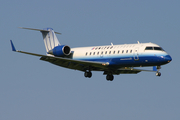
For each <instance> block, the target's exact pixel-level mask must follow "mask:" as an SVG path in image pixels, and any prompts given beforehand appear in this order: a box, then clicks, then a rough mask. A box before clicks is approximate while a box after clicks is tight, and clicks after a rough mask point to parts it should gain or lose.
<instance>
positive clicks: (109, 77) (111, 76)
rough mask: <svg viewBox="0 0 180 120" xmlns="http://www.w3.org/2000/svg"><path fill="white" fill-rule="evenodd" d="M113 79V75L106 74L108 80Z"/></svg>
mask: <svg viewBox="0 0 180 120" xmlns="http://www.w3.org/2000/svg"><path fill="white" fill-rule="evenodd" d="M113 79H114V76H113V75H107V76H106V80H108V81H113Z"/></svg>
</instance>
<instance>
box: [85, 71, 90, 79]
mask: <svg viewBox="0 0 180 120" xmlns="http://www.w3.org/2000/svg"><path fill="white" fill-rule="evenodd" d="M84 77H86V78H87V77H88V78H91V77H92V72H91V71H85V73H84Z"/></svg>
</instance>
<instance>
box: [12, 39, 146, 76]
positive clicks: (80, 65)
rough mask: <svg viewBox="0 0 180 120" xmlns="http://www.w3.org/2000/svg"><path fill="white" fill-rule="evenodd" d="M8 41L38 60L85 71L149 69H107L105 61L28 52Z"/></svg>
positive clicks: (138, 70) (132, 71) (131, 72)
mask: <svg viewBox="0 0 180 120" xmlns="http://www.w3.org/2000/svg"><path fill="white" fill-rule="evenodd" d="M10 42H11V47H12V51H15V52H19V53H24V54H29V55H34V56H38V57H41V58H40V60H43V61H47V62H50V63H52V64H55V65H58V66H61V67H65V68H69V69H74V70H80V71H86V70H88V69H90V70H93V71H104V74H108V73H109V72H111V73H112V74H116V75H119V74H137V73H139V72H141V71H149V70H140V69H134V68H129V67H123V68H120V69H112V68H110V69H109V67H108V65H109V63H106V62H95V61H83V60H74V59H71V58H63V57H55V56H47V55H41V54H36V53H30V52H25V51H19V50H16V49H15V47H14V44H13V42H12V40H11V41H10Z"/></svg>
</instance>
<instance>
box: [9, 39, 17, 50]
mask: <svg viewBox="0 0 180 120" xmlns="http://www.w3.org/2000/svg"><path fill="white" fill-rule="evenodd" d="M10 42H11V48H12V51H16V48H15V47H14V44H13V42H12V40H10Z"/></svg>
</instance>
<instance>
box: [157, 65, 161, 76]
mask: <svg viewBox="0 0 180 120" xmlns="http://www.w3.org/2000/svg"><path fill="white" fill-rule="evenodd" d="M160 69H161V66H157V72H156V76H159V77H160V76H161V73H160V72H159V71H160Z"/></svg>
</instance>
